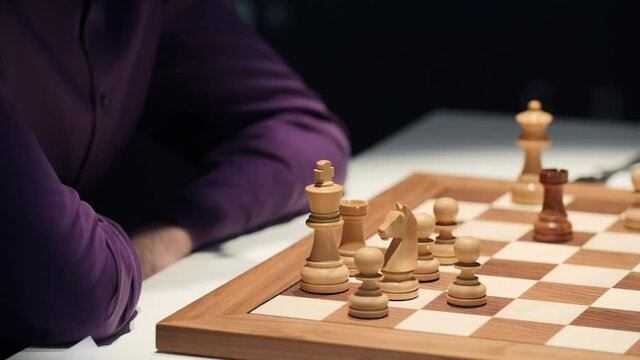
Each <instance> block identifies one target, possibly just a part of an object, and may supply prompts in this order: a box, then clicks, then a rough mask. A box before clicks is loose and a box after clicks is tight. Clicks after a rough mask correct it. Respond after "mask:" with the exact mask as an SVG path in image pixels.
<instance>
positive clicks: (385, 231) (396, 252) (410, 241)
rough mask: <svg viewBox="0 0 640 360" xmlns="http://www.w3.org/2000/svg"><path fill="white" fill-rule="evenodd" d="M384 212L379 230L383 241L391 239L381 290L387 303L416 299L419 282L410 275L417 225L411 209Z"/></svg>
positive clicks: (414, 261)
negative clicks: (384, 216)
mask: <svg viewBox="0 0 640 360" xmlns="http://www.w3.org/2000/svg"><path fill="white" fill-rule="evenodd" d="M396 209H397V210H392V211H389V212H388V213H387V216H386V218H385V219H384V222H383V223H382V225H380V227H379V228H378V235H380V238H382V239H383V240H387V239H389V238H393V240H391V244H390V245H389V248H388V249H387V251H386V252H385V254H384V267H383V268H382V274H383V275H384V278H383V279H382V281H380V282H379V286H380V290H381V291H382V292H383V293H385V294H386V295H387V296H388V297H389V300H410V299H414V298H416V297H417V296H418V280H417V279H416V278H415V276H413V272H414V271H415V269H416V266H417V263H418V234H417V232H418V224H417V221H416V218H415V216H414V215H413V213H412V212H411V210H410V209H409V208H408V207H406V206H405V205H402V204H400V203H397V204H396Z"/></svg>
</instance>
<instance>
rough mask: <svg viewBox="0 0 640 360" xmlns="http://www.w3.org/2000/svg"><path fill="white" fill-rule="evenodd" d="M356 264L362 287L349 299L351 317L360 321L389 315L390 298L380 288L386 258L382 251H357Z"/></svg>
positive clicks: (373, 249) (357, 276)
mask: <svg viewBox="0 0 640 360" xmlns="http://www.w3.org/2000/svg"><path fill="white" fill-rule="evenodd" d="M354 263H355V265H356V266H357V269H358V273H356V275H355V277H356V279H358V280H360V281H362V285H360V287H359V288H358V290H356V292H355V293H353V294H352V295H351V296H350V297H349V315H351V316H353V317H357V318H360V319H379V318H383V317H385V316H387V315H389V298H388V297H387V295H385V294H383V293H382V292H381V291H380V288H379V287H378V281H380V280H382V278H383V275H382V273H380V269H381V268H382V265H383V263H384V256H383V255H382V251H380V249H376V248H373V247H363V248H361V249H359V250H358V251H356V253H355V256H354Z"/></svg>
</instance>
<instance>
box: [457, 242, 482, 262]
mask: <svg viewBox="0 0 640 360" xmlns="http://www.w3.org/2000/svg"><path fill="white" fill-rule="evenodd" d="M453 252H454V254H455V255H456V258H457V259H458V261H460V262H463V263H474V262H476V261H478V258H479V257H480V240H478V239H476V238H474V237H472V236H461V237H459V238H457V239H456V243H455V244H454V245H453Z"/></svg>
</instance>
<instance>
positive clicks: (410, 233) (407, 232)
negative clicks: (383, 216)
mask: <svg viewBox="0 0 640 360" xmlns="http://www.w3.org/2000/svg"><path fill="white" fill-rule="evenodd" d="M402 212H403V213H404V215H405V216H406V218H407V223H406V225H405V229H404V238H403V240H406V239H414V238H416V239H417V237H418V221H417V220H416V217H415V216H414V215H413V212H412V211H411V210H409V208H408V207H406V206H403V207H402Z"/></svg>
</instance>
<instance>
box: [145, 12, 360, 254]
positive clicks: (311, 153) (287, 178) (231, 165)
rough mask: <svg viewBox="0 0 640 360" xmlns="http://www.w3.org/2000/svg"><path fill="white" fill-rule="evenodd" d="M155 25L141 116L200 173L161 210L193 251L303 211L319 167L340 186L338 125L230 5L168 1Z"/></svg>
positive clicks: (345, 150) (343, 143)
mask: <svg viewBox="0 0 640 360" xmlns="http://www.w3.org/2000/svg"><path fill="white" fill-rule="evenodd" d="M163 22H164V25H163V26H164V32H163V33H162V36H161V39H160V47H159V50H158V60H157V63H156V68H155V73H154V79H153V81H152V85H151V90H150V98H149V101H148V109H147V113H148V114H149V113H150V114H152V118H153V121H157V122H158V124H163V125H160V126H163V128H162V129H161V131H160V133H163V134H165V135H164V137H165V138H166V139H170V140H168V141H170V142H173V143H174V144H176V145H177V146H178V147H179V148H181V149H183V150H184V152H185V156H187V157H188V158H189V159H192V160H193V162H194V163H196V164H197V166H198V167H199V169H200V170H201V172H200V174H201V175H200V176H199V177H198V178H197V179H196V180H195V181H193V182H192V183H191V184H190V185H189V186H188V187H186V189H184V191H183V192H182V193H181V194H180V195H179V197H178V198H177V199H176V200H175V201H174V202H172V205H171V207H170V208H169V209H168V214H169V217H170V219H171V220H173V221H175V222H177V223H179V224H181V225H183V226H184V227H186V228H187V230H188V231H189V232H190V233H191V235H192V236H193V239H194V244H195V247H200V246H202V245H204V244H206V243H210V242H216V241H220V240H223V239H226V238H229V237H232V236H234V235H237V234H240V233H242V232H246V231H247V230H250V229H254V228H258V227H261V226H264V225H267V224H270V223H273V222H276V221H278V220H281V219H284V218H286V217H290V216H292V215H294V214H297V213H301V212H302V211H304V210H306V209H307V203H306V199H305V194H304V187H305V186H306V185H307V184H309V183H311V182H313V177H312V174H313V168H314V166H315V162H316V161H317V160H320V159H328V160H331V161H332V162H333V164H334V166H335V168H336V174H337V176H336V181H338V182H342V181H343V180H344V178H345V175H346V165H347V159H348V157H349V154H350V146H349V142H348V140H347V135H346V130H345V128H344V126H343V125H342V123H341V122H340V121H339V120H338V119H337V118H336V116H335V115H333V114H332V113H331V112H330V111H329V110H328V109H327V108H326V107H325V105H324V104H323V102H322V101H321V100H320V99H319V98H318V96H317V95H315V94H314V93H313V92H312V91H311V90H309V89H308V88H307V87H306V86H305V84H304V83H303V82H302V81H301V79H300V78H299V77H298V76H297V75H296V74H295V73H294V72H293V71H292V70H291V69H290V68H289V67H288V66H287V64H286V63H285V62H284V61H283V60H282V59H281V58H280V57H279V56H278V55H277V54H276V53H275V52H274V51H273V50H272V49H271V48H270V47H269V46H268V45H267V44H266V43H265V42H264V41H263V40H262V39H261V38H260V37H259V36H258V35H257V34H256V33H255V32H254V31H253V30H252V29H251V28H250V27H248V26H247V25H246V24H244V23H243V21H242V20H241V19H240V18H239V17H238V14H237V13H236V11H235V9H234V7H233V5H231V4H229V3H228V2H225V1H176V2H168V3H167V4H166V5H165V15H164V18H163ZM159 119H164V120H162V121H161V120H159Z"/></svg>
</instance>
